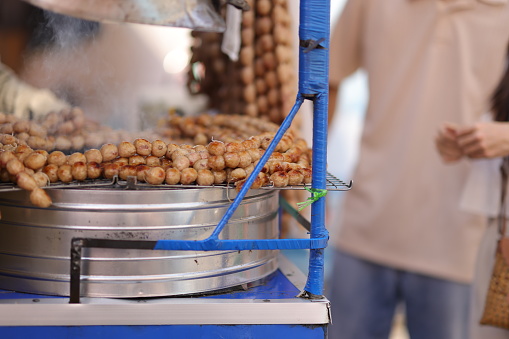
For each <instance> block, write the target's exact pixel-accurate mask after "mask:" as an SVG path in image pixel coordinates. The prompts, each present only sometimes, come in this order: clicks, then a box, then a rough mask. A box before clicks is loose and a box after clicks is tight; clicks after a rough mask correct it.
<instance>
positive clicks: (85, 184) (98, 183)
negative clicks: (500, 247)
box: [0, 173, 352, 192]
mask: <svg viewBox="0 0 509 339" xmlns="http://www.w3.org/2000/svg"><path fill="white" fill-rule="evenodd" d="M129 179H131V180H127V181H126V180H120V179H119V178H118V177H117V176H115V177H114V178H113V179H111V180H110V179H96V180H85V181H72V182H70V183H62V182H59V183H53V184H50V185H49V186H46V187H44V188H69V189H76V188H83V189H101V188H110V189H200V188H211V187H214V188H218V187H219V188H225V189H235V185H234V184H232V183H227V184H219V185H213V186H198V185H180V184H179V185H166V184H163V185H151V184H147V183H142V182H137V181H136V178H135V177H130V178H129ZM326 179H327V187H326V189H327V190H328V191H348V190H350V189H351V188H352V181H351V180H350V182H349V183H345V182H344V181H343V180H340V179H338V178H337V177H335V176H334V175H332V174H330V173H327V177H326ZM306 188H311V185H310V184H304V185H297V186H286V187H274V186H264V187H261V188H260V189H263V190H305V189H306ZM14 190H21V189H20V188H19V187H17V186H16V185H15V184H13V183H0V192H6V191H14Z"/></svg>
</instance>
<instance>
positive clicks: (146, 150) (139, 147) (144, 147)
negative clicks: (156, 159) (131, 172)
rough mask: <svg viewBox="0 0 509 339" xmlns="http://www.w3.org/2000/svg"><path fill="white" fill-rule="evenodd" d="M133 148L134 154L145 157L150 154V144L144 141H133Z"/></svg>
mask: <svg viewBox="0 0 509 339" xmlns="http://www.w3.org/2000/svg"><path fill="white" fill-rule="evenodd" d="M134 147H136V153H138V154H139V155H144V156H147V155H150V153H151V152H152V144H151V143H150V142H149V141H148V140H146V139H141V138H139V139H136V140H134Z"/></svg>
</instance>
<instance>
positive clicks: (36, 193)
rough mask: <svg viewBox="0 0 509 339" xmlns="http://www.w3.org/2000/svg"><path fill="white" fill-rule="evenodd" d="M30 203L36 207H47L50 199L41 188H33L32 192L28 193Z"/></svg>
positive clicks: (49, 204) (50, 202)
mask: <svg viewBox="0 0 509 339" xmlns="http://www.w3.org/2000/svg"><path fill="white" fill-rule="evenodd" d="M30 202H31V203H32V204H34V205H35V206H37V207H44V208H46V207H49V206H51V204H52V201H51V198H50V197H49V195H48V193H46V191H45V190H43V189H42V188H39V187H37V188H35V189H34V190H33V191H32V192H30Z"/></svg>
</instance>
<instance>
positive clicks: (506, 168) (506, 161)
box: [498, 157, 509, 238]
mask: <svg viewBox="0 0 509 339" xmlns="http://www.w3.org/2000/svg"><path fill="white" fill-rule="evenodd" d="M508 173H509V157H504V158H503V160H502V165H500V174H501V176H502V188H501V190H500V210H499V213H498V232H499V233H500V237H501V238H503V237H504V236H505V232H506V228H507V218H506V212H507V211H506V203H505V199H506V195H507V177H508Z"/></svg>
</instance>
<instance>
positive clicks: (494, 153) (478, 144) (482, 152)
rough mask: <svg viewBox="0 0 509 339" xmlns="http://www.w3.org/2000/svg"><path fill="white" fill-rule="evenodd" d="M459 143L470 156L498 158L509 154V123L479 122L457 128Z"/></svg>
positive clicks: (462, 149)
mask: <svg viewBox="0 0 509 339" xmlns="http://www.w3.org/2000/svg"><path fill="white" fill-rule="evenodd" d="M456 133H457V144H458V145H459V147H460V149H461V151H462V152H463V154H464V155H466V156H468V157H469V158H473V159H478V158H496V157H504V156H507V155H509V123H507V122H479V123H476V124H474V125H472V126H468V127H461V128H458V129H457V130H456Z"/></svg>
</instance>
